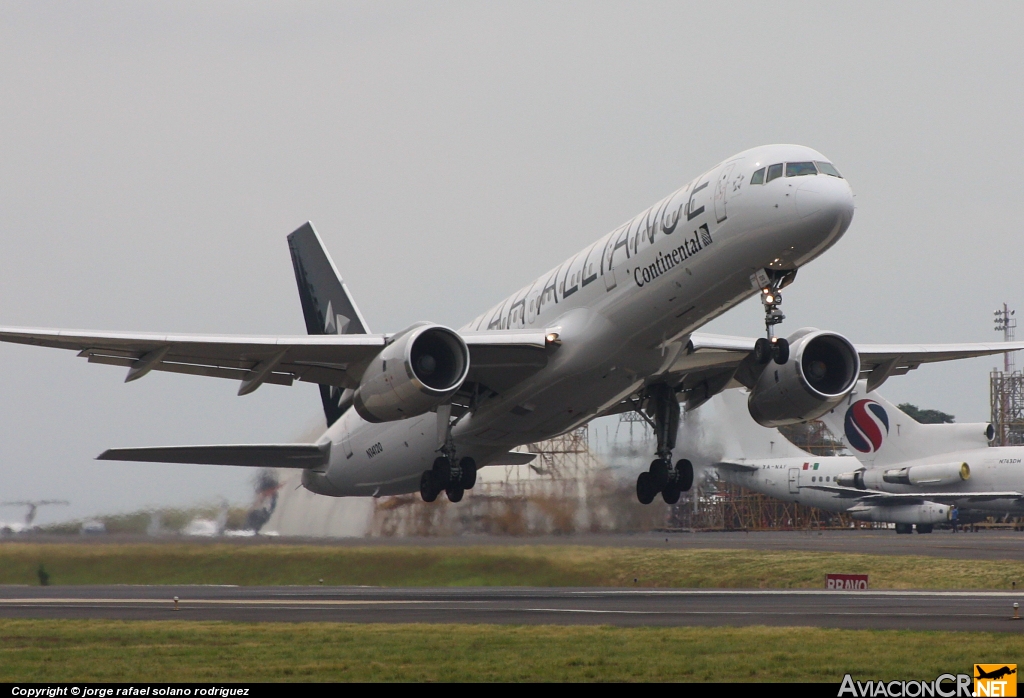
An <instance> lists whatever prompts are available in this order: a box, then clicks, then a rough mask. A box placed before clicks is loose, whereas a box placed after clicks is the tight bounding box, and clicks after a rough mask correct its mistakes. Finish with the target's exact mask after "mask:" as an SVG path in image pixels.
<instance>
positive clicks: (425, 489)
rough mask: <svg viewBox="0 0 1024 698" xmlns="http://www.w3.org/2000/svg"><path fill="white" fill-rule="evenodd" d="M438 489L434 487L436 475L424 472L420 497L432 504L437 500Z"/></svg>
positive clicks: (421, 479)
mask: <svg viewBox="0 0 1024 698" xmlns="http://www.w3.org/2000/svg"><path fill="white" fill-rule="evenodd" d="M438 494H439V492H438V489H437V488H436V487H435V486H434V473H433V471H431V470H424V471H423V474H422V475H421V476H420V497H422V498H423V501H424V502H432V501H434V500H435V499H437V495H438Z"/></svg>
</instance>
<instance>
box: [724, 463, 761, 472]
mask: <svg viewBox="0 0 1024 698" xmlns="http://www.w3.org/2000/svg"><path fill="white" fill-rule="evenodd" d="M714 466H715V467H716V468H724V469H726V470H737V471H739V472H742V473H752V472H754V471H757V470H760V468H758V467H757V466H756V465H751V464H750V463H738V462H736V461H718V462H717V463H715V464H714Z"/></svg>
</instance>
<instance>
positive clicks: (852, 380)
mask: <svg viewBox="0 0 1024 698" xmlns="http://www.w3.org/2000/svg"><path fill="white" fill-rule="evenodd" d="M859 375H860V355H859V354H857V350H856V349H854V347H853V345H852V344H850V341H849V340H848V339H846V337H843V336H842V335H839V334H836V333H834V332H823V331H821V330H816V329H814V328H808V329H803V330H799V331H797V332H795V333H794V334H793V335H792V336H791V337H790V338H789V358H788V359H787V361H786V363H784V364H782V365H781V366H780V365H779V364H777V363H775V362H774V361H773V362H771V363H769V364H767V365H766V366H765V367H764V370H763V371H761V375H760V376H759V377H758V379H757V382H756V383H755V384H754V388H753V390H751V391H750V397H749V398H748V399H747V409H748V410H749V411H750V416H751V417H753V418H754V421H756V422H757V423H758V424H760V425H761V426H765V427H778V426H783V425H786V424H796V423H797V422H806V421H808V420H811V419H816V418H818V417H820V416H821V415H823V414H825V413H826V412H828V411H829V410H830V409H832V408H833V407H835V406H836V405H838V404H839V403H840V402H842V400H843V398H845V397H846V396H847V395H848V394H849V393H850V391H851V390H853V387H854V385H856V384H857V377H858V376H859Z"/></svg>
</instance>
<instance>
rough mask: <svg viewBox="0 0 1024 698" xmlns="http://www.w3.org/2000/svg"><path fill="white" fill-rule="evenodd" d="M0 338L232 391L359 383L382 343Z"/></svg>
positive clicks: (67, 334) (36, 334)
mask: <svg viewBox="0 0 1024 698" xmlns="http://www.w3.org/2000/svg"><path fill="white" fill-rule="evenodd" d="M0 341H3V342H14V343H16V344H31V345H34V346H40V347H53V348H55V349H70V350H72V351H77V352H78V355H79V356H81V357H84V358H87V359H88V360H89V362H90V363H97V364H109V365H113V366H126V367H127V368H128V375H127V376H126V377H125V381H126V382H127V381H132V380H135V379H137V378H141V377H142V376H144V375H146V374H147V373H149V372H150V371H169V372H171V373H189V374H192V375H199V376H210V377H213V378H233V379H235V380H240V381H242V386H241V387H240V388H239V391H238V392H239V395H245V394H247V393H250V392H252V391H253V390H255V389H256V388H258V387H259V386H260V385H262V384H263V383H274V384H277V385H291V384H292V382H293V381H296V380H299V381H305V382H309V383H320V384H321V385H334V386H338V387H341V388H356V387H358V386H359V378H360V376H361V371H360V372H359V373H358V374H355V375H353V373H351V372H350V371H349V369H350V367H359V366H361V365H362V364H364V362H366V361H369V360H370V359H372V358H373V357H374V356H376V355H377V353H378V352H379V351H380V350H381V349H383V348H384V344H385V336H384V335H381V334H361V335H315V336H298V337H258V336H257V337H246V336H233V337H224V336H221V337H217V336H209V335H184V334H143V333H131V332H94V331H84V330H51V329H34V328H21V327H0Z"/></svg>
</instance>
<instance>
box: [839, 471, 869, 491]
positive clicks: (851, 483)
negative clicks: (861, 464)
mask: <svg viewBox="0 0 1024 698" xmlns="http://www.w3.org/2000/svg"><path fill="white" fill-rule="evenodd" d="M835 482H836V484H837V485H839V486H840V487H856V488H857V489H858V490H866V489H867V485H865V484H864V471H863V470H855V471H854V472H852V473H841V474H839V475H836V478H835Z"/></svg>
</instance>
